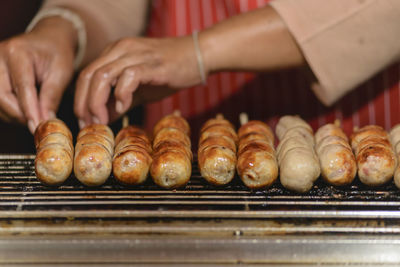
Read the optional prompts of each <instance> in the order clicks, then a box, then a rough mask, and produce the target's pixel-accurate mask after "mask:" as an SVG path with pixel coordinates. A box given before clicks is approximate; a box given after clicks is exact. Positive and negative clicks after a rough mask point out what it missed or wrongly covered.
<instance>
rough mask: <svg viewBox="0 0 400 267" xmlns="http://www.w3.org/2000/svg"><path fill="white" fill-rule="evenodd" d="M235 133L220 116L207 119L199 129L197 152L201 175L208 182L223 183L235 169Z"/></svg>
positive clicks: (230, 177) (233, 173) (231, 126)
mask: <svg viewBox="0 0 400 267" xmlns="http://www.w3.org/2000/svg"><path fill="white" fill-rule="evenodd" d="M237 140H238V137H237V134H236V131H235V128H234V127H233V125H232V124H231V123H230V122H229V121H228V120H226V119H224V118H223V117H222V116H217V117H216V118H212V119H209V120H208V121H206V122H205V123H204V125H203V127H202V129H201V132H200V138H199V148H198V152H197V158H198V165H199V170H200V174H201V176H202V177H203V178H204V179H205V180H206V181H207V182H209V183H210V184H213V185H218V186H220V185H225V184H227V183H229V182H230V181H232V179H233V177H234V176H235V170H236V162H237V157H236V149H237V147H236V144H237Z"/></svg>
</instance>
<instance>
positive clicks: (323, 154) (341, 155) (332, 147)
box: [315, 124, 357, 185]
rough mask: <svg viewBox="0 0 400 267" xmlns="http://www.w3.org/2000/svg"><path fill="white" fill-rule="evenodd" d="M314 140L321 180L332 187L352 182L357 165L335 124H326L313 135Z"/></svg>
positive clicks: (339, 129) (346, 139) (348, 145)
mask: <svg viewBox="0 0 400 267" xmlns="http://www.w3.org/2000/svg"><path fill="white" fill-rule="evenodd" d="M315 140H316V142H317V145H316V152H317V154H318V157H319V162H320V165H321V175H322V178H323V179H324V180H325V181H326V182H328V183H330V184H333V185H347V184H350V183H351V182H353V180H354V178H355V176H356V173H357V164H356V160H355V157H354V155H353V152H352V150H351V147H350V144H349V142H348V138H347V136H346V134H345V133H344V132H343V130H342V129H341V128H340V127H339V126H337V125H335V124H326V125H324V126H322V127H320V128H319V129H318V131H317V132H316V133H315Z"/></svg>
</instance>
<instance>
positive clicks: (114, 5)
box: [42, 0, 148, 66]
mask: <svg viewBox="0 0 400 267" xmlns="http://www.w3.org/2000/svg"><path fill="white" fill-rule="evenodd" d="M52 7H62V8H67V9H70V10H72V11H74V12H75V13H77V14H78V15H79V16H80V18H81V19H82V20H83V22H84V24H85V31H86V36H87V44H86V49H85V50H86V53H85V57H84V60H83V64H81V66H84V65H86V64H87V63H88V62H91V61H92V60H94V59H95V58H97V57H98V56H99V54H100V53H101V52H102V51H103V50H104V49H105V47H106V46H107V45H109V44H110V43H111V42H113V41H116V40H118V39H120V38H123V37H127V36H135V35H140V34H141V33H142V32H143V30H144V28H145V25H146V13H147V8H148V0H134V1H130V0H124V1H121V0H120V1H113V0H102V1H95V0H85V1H81V0H46V1H45V2H44V4H43V6H42V9H46V8H52Z"/></svg>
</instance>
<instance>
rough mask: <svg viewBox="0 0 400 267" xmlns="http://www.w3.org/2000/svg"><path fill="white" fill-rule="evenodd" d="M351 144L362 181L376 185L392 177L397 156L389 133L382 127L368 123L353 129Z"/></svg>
mask: <svg viewBox="0 0 400 267" xmlns="http://www.w3.org/2000/svg"><path fill="white" fill-rule="evenodd" d="M351 146H352V148H353V151H354V153H355V156H356V161H357V167H358V177H359V179H360V181H361V182H362V183H364V184H366V185H370V186H378V185H382V184H385V183H387V182H388V181H390V180H391V179H392V177H393V174H394V171H395V168H396V165H397V158H396V155H395V153H394V151H393V148H392V145H391V143H390V141H389V134H388V133H387V132H386V131H385V130H384V129H383V128H382V127H380V126H377V125H368V126H365V127H363V128H361V129H359V130H357V131H355V132H354V133H353V134H352V136H351Z"/></svg>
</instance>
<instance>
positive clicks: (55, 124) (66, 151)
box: [34, 119, 74, 185]
mask: <svg viewBox="0 0 400 267" xmlns="http://www.w3.org/2000/svg"><path fill="white" fill-rule="evenodd" d="M34 140H35V145H36V150H37V153H36V158H35V173H36V177H37V178H38V179H39V180H40V181H41V182H43V183H44V184H47V185H59V184H61V183H63V182H64V181H65V180H66V179H67V178H68V177H69V176H70V174H71V172H72V165H73V155H74V147H73V144H72V134H71V132H70V130H69V129H68V127H67V126H66V125H65V124H64V122H62V121H61V120H58V119H52V120H48V121H46V122H42V123H41V124H40V125H39V126H38V127H37V129H36V131H35V136H34Z"/></svg>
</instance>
